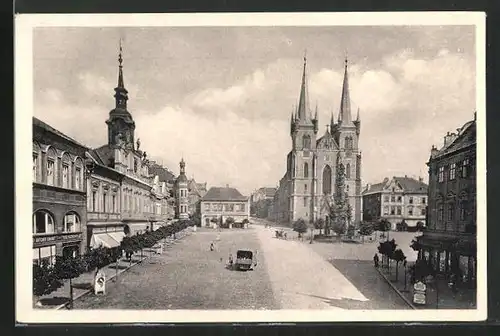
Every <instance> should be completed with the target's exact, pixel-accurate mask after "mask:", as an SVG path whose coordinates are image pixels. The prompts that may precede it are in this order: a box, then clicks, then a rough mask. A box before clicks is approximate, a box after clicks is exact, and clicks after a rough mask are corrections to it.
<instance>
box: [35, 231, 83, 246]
mask: <svg viewBox="0 0 500 336" xmlns="http://www.w3.org/2000/svg"><path fill="white" fill-rule="evenodd" d="M75 240H82V234H81V233H73V234H59V235H50V236H34V237H33V245H35V246H38V245H45V244H49V243H57V242H66V241H75Z"/></svg>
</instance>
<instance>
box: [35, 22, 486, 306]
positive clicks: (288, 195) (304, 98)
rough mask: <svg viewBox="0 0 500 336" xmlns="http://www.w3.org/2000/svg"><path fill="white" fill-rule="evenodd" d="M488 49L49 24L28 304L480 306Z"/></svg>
mask: <svg viewBox="0 0 500 336" xmlns="http://www.w3.org/2000/svg"><path fill="white" fill-rule="evenodd" d="M430 36H432V38H430ZM374 39H376V40H377V41H379V43H371V42H372V41H373V40H374ZM475 43H477V40H476V35H475V30H474V26H470V25H454V26H394V27H385V26H359V27H358V26H348V25H346V26H314V27H313V26H310V27H299V26H283V27H280V26H261V27H245V26H241V27H217V26H214V27H121V28H120V27H101V28H99V27H74V28H71V29H70V28H64V27H40V28H35V29H33V69H34V70H33V73H34V75H33V79H34V89H33V99H34V104H33V116H32V120H31V121H32V162H33V165H32V236H31V238H30V239H31V240H32V255H33V257H32V260H33V265H32V273H31V274H32V289H33V290H32V300H31V301H32V309H34V310H35V311H67V310H68V311H80V310H82V311H83V310H115V309H119V310H186V309H189V310H257V311H260V310H355V311H359V310H363V311H365V310H380V311H385V310H398V311H401V310H422V311H426V310H434V309H437V310H439V309H442V310H446V309H456V310H464V309H469V310H475V309H477V307H478V297H477V288H478V281H479V280H480V279H479V278H480V275H479V274H478V268H479V267H478V252H477V251H478V246H477V245H478V244H479V242H478V239H477V237H478V234H477V231H476V227H477V223H476V222H477V213H478V210H477V203H478V200H477V181H476V179H477V175H478V174H479V173H481V174H482V172H480V171H478V170H477V164H476V160H477V159H476V156H477V154H476V137H477V136H476V132H479V131H476V127H477V126H476V124H477V125H479V124H478V120H479V119H480V118H482V117H480V116H479V117H478V107H477V104H476V99H477V97H476V86H475V83H476V82H475V78H476V71H479V69H476V57H477V55H476V49H475ZM481 127H482V126H481ZM481 225H483V226H484V227H485V224H481ZM30 253H31V252H30ZM30 255H31V254H30Z"/></svg>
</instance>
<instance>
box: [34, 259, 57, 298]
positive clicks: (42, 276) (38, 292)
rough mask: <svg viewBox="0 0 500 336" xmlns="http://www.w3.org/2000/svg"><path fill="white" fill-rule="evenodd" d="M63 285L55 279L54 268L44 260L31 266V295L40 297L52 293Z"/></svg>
mask: <svg viewBox="0 0 500 336" xmlns="http://www.w3.org/2000/svg"><path fill="white" fill-rule="evenodd" d="M62 285H63V283H62V282H61V281H60V280H59V279H58V278H57V276H56V274H55V272H54V268H53V267H51V266H49V264H48V262H47V261H46V260H42V262H41V263H40V264H33V295H34V296H38V297H40V296H42V295H47V294H50V293H52V292H53V291H55V290H57V289H58V288H59V287H61V286H62Z"/></svg>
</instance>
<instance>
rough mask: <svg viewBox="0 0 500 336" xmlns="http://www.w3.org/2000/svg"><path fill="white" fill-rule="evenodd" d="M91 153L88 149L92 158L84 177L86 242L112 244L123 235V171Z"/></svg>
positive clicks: (112, 246) (117, 243)
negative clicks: (109, 165) (85, 190)
mask: <svg viewBox="0 0 500 336" xmlns="http://www.w3.org/2000/svg"><path fill="white" fill-rule="evenodd" d="M94 156H95V153H94V152H93V151H92V150H91V151H89V152H88V153H87V157H88V159H89V160H91V162H92V165H91V166H90V165H89V169H88V170H89V173H90V174H89V178H88V179H87V246H88V247H90V248H97V247H99V246H104V247H107V248H114V247H117V246H119V245H120V243H121V241H122V239H123V237H124V236H125V230H124V227H125V225H124V223H123V222H122V213H121V210H122V202H121V198H122V193H121V191H122V190H121V184H122V181H123V178H124V175H123V174H122V173H120V172H119V171H117V170H115V169H112V168H110V167H107V166H105V165H103V163H102V162H100V161H98V160H96V159H95V158H94Z"/></svg>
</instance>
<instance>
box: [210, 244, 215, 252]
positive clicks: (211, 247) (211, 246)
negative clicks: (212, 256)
mask: <svg viewBox="0 0 500 336" xmlns="http://www.w3.org/2000/svg"><path fill="white" fill-rule="evenodd" d="M213 250H214V243H213V242H212V243H210V251H213Z"/></svg>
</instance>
